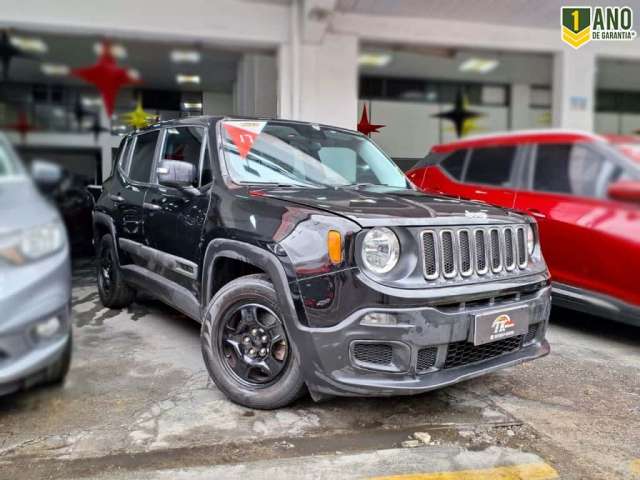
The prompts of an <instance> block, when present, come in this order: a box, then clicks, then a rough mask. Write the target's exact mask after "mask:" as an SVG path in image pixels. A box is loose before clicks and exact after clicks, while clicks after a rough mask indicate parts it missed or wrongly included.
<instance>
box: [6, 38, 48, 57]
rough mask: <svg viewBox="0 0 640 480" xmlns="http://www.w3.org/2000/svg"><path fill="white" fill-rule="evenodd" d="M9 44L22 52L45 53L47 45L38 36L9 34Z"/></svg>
mask: <svg viewBox="0 0 640 480" xmlns="http://www.w3.org/2000/svg"><path fill="white" fill-rule="evenodd" d="M10 41H11V45H13V46H14V47H16V48H19V49H20V50H22V51H23V52H32V53H47V51H48V50H49V47H47V44H46V43H44V42H43V41H42V40H41V39H39V38H33V37H18V36H13V35H12V36H11V40H10Z"/></svg>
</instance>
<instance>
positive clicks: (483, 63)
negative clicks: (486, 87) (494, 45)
mask: <svg viewBox="0 0 640 480" xmlns="http://www.w3.org/2000/svg"><path fill="white" fill-rule="evenodd" d="M499 63H500V62H499V61H498V60H496V59H495V58H477V57H471V58H469V59H467V60H465V61H464V62H462V63H461V64H460V66H459V67H458V69H459V70H460V71H461V72H475V73H489V72H490V71H492V70H495V68H496V67H497V66H498V64H499Z"/></svg>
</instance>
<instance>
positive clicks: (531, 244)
mask: <svg viewBox="0 0 640 480" xmlns="http://www.w3.org/2000/svg"><path fill="white" fill-rule="evenodd" d="M535 248H536V234H535V232H534V231H533V227H532V226H531V225H529V228H528V229H527V251H528V252H529V255H533V251H534V250H535Z"/></svg>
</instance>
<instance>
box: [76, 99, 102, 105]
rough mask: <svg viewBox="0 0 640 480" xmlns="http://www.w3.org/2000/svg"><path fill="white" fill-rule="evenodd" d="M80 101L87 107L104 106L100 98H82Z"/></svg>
mask: <svg viewBox="0 0 640 480" xmlns="http://www.w3.org/2000/svg"><path fill="white" fill-rule="evenodd" d="M80 101H81V102H82V105H83V106H85V107H99V106H101V105H102V99H101V98H100V97H82V99H81V100H80Z"/></svg>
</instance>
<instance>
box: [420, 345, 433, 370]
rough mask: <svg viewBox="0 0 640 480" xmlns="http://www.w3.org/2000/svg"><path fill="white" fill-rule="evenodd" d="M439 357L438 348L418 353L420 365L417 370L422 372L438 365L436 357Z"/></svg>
mask: <svg viewBox="0 0 640 480" xmlns="http://www.w3.org/2000/svg"><path fill="white" fill-rule="evenodd" d="M437 355H438V347H427V348H423V349H421V350H420V351H418V363H417V364H416V369H417V370H418V371H419V372H421V371H424V370H429V369H430V368H431V367H433V366H434V365H435V364H436V356H437Z"/></svg>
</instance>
